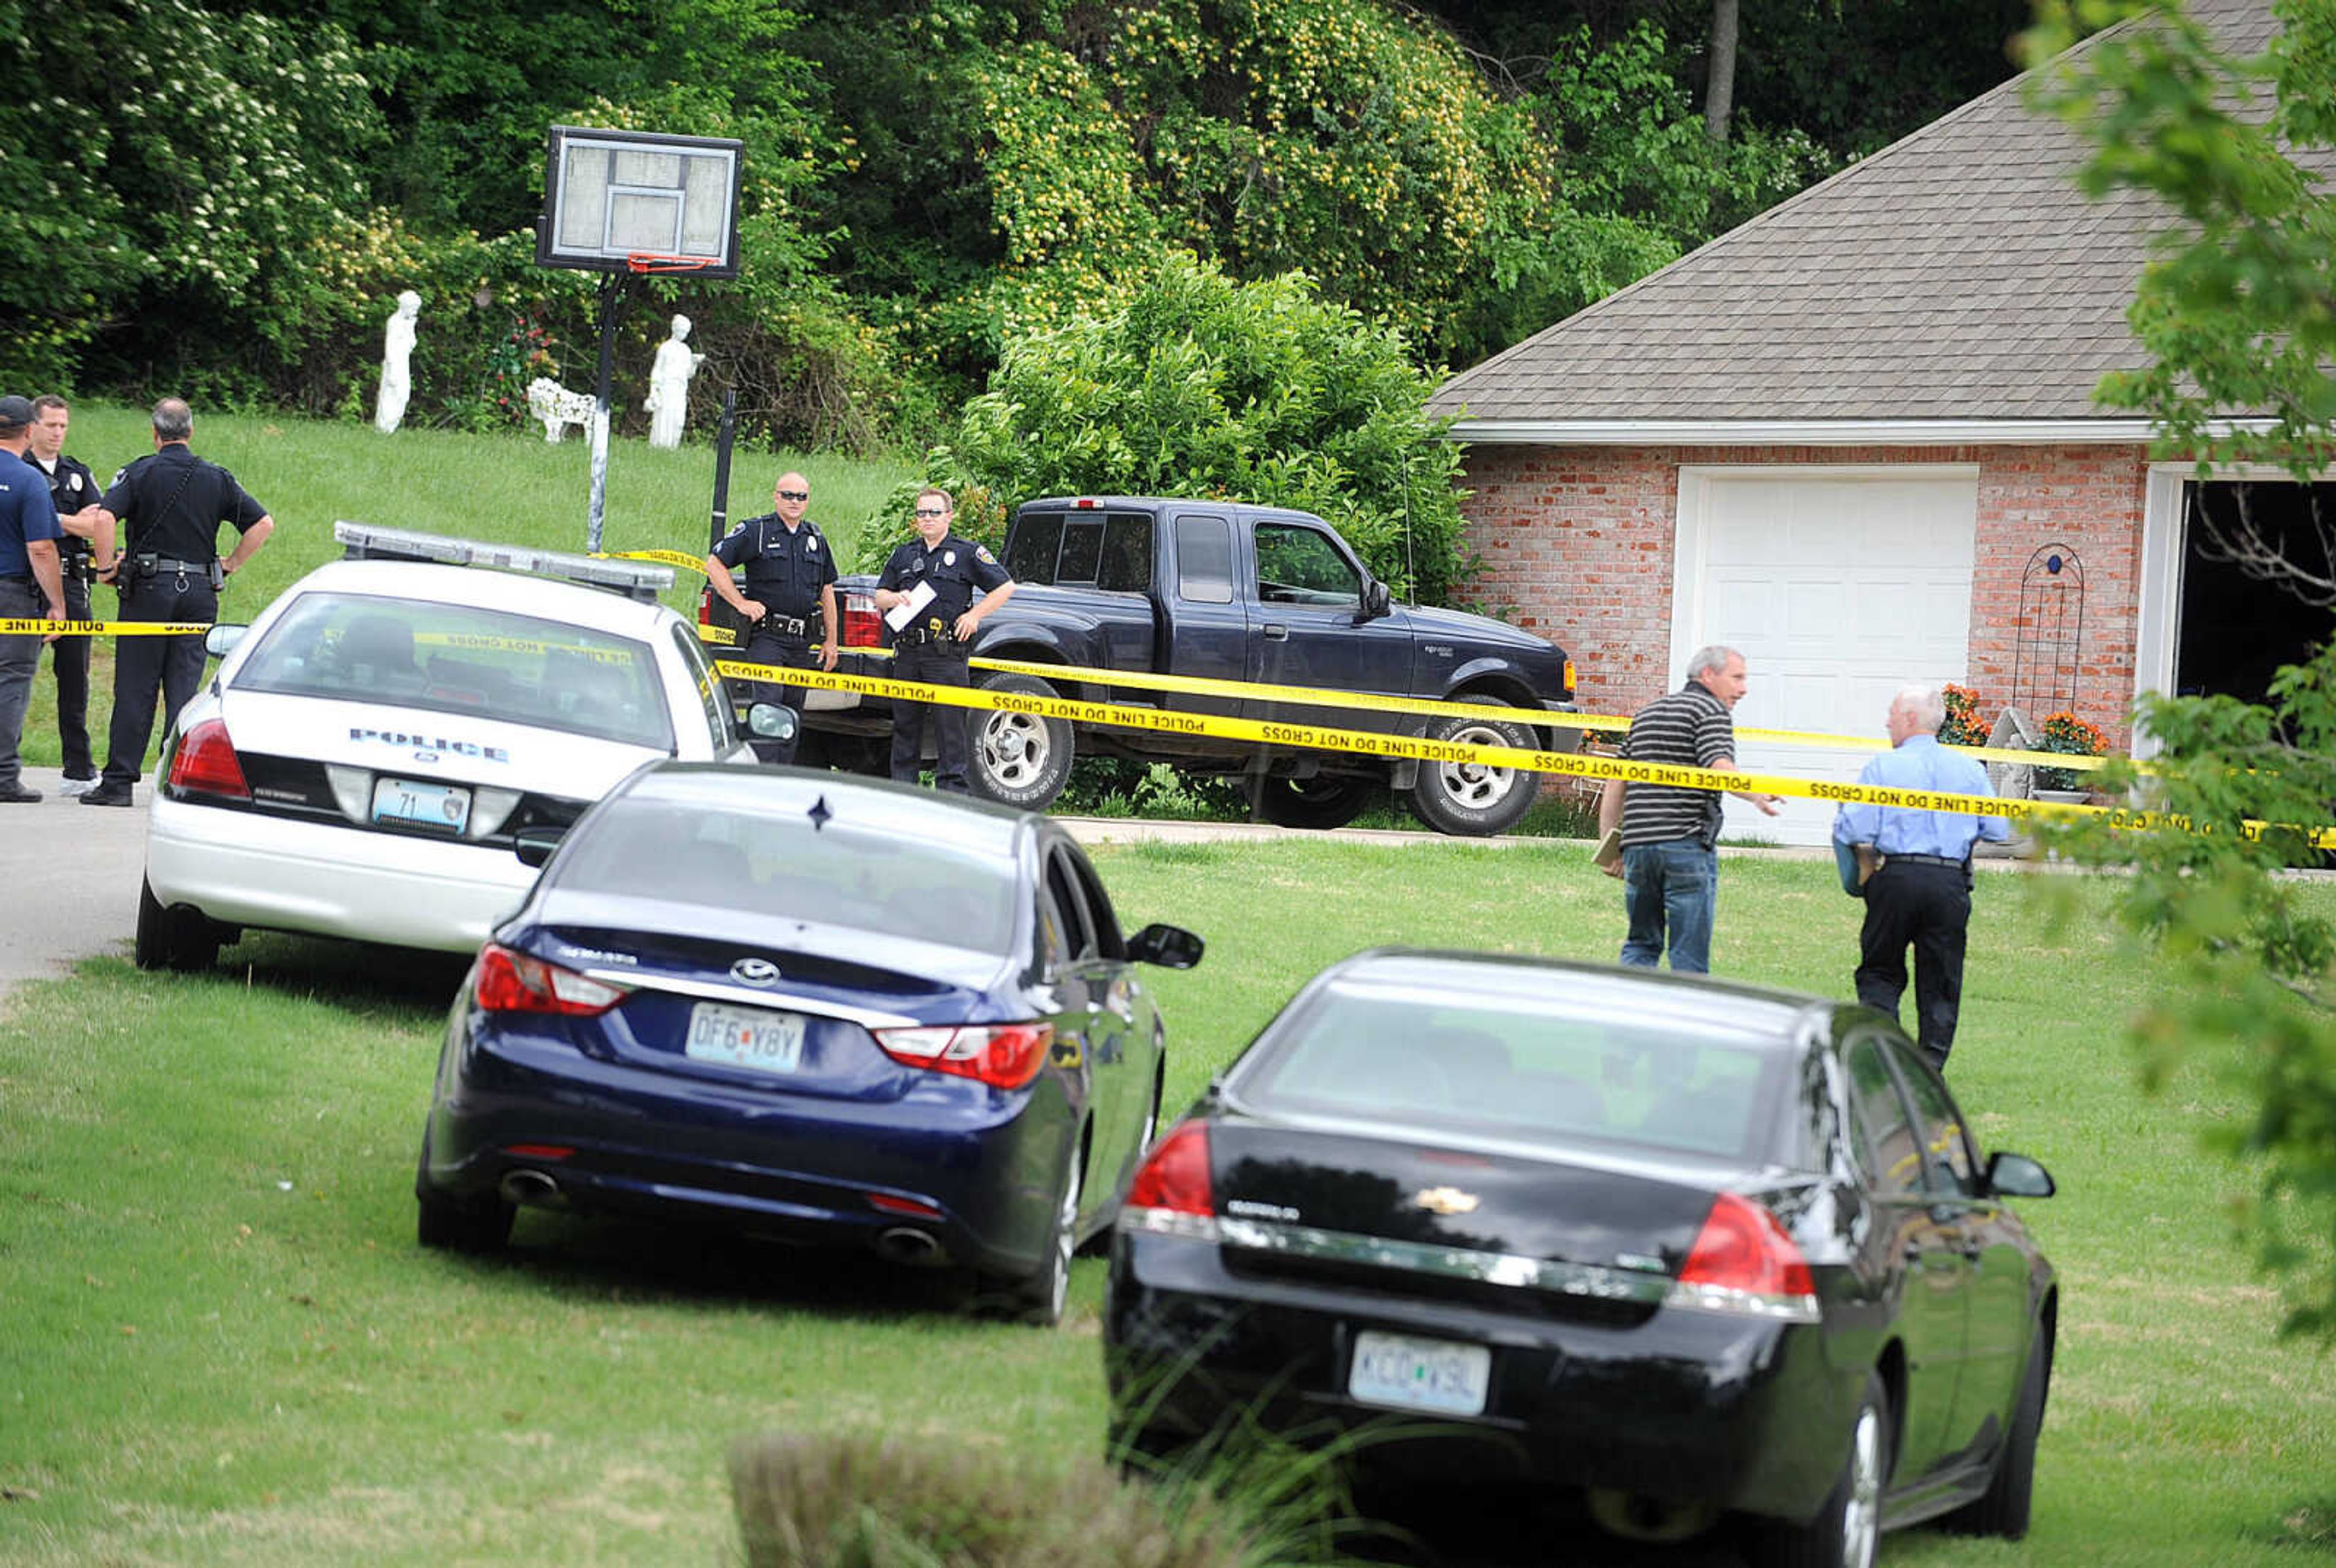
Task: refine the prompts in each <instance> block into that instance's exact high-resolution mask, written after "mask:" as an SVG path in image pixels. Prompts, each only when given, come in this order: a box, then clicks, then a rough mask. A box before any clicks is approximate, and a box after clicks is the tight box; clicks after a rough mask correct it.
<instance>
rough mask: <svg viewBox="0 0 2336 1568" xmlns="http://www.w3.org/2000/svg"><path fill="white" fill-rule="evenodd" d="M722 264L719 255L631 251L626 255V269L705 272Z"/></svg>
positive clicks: (632, 270) (633, 270)
mask: <svg viewBox="0 0 2336 1568" xmlns="http://www.w3.org/2000/svg"><path fill="white" fill-rule="evenodd" d="M720 265H722V258H720V257H718V256H653V255H645V254H642V253H640V252H638V251H635V252H629V253H628V254H627V255H626V257H625V270H626V271H628V272H633V273H642V272H704V271H706V269H707V268H713V267H719V266H720Z"/></svg>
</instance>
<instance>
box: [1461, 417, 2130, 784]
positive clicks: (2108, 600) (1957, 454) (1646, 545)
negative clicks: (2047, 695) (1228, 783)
mask: <svg viewBox="0 0 2336 1568" xmlns="http://www.w3.org/2000/svg"><path fill="white" fill-rule="evenodd" d="M1880 463H1974V464H1976V465H1977V466H1978V468H1979V531H1978V541H1977V547H1976V551H1975V556H1974V560H1973V570H1972V581H1971V633H1970V653H1971V667H1970V668H1969V669H1968V670H1966V671H1962V672H1960V673H1961V675H1962V676H1963V677H1964V678H1965V680H1966V683H1967V684H1969V685H1971V686H1973V687H1976V688H1977V689H1978V691H1979V693H1980V697H1981V703H1982V705H1983V706H1984V707H1986V708H1989V709H1992V708H1995V707H2000V706H2002V705H2003V704H2004V703H2006V702H2008V701H2010V697H2011V692H2012V681H2013V676H2014V664H2015V660H2017V661H2018V662H2019V664H2020V674H2021V676H2022V677H2023V685H2024V686H2026V687H2030V688H2033V687H2038V686H2039V685H2041V686H2042V687H2044V688H2046V689H2047V690H2049V689H2050V687H2052V685H2053V681H2052V680H2051V679H2050V678H2049V677H2050V675H2051V673H2052V672H2051V670H2050V668H2049V666H2048V667H2047V670H2046V674H2047V677H2048V678H2046V679H2045V680H2044V681H2042V682H2040V683H2039V682H2038V681H2037V680H2036V679H2035V678H2034V676H2035V673H2036V671H2035V667H2034V664H2033V661H2032V660H2030V659H2028V658H2025V657H2020V638H2021V633H2022V629H2023V625H2025V628H2026V630H2027V631H2028V632H2029V634H2030V638H2031V641H2034V640H2050V639H2052V638H2055V637H2056V636H2060V637H2066V636H2068V635H2070V634H2073V633H2074V632H2075V630H2076V628H2075V625H2074V620H2075V617H2074V615H2073V613H2068V601H2067V600H2065V599H2058V598H2057V597H2056V596H2055V595H2053V594H2052V593H2051V592H2049V590H2048V591H2045V592H2040V593H2031V595H2030V597H2029V604H2030V606H2031V612H2030V613H2029V615H2027V616H2026V617H2024V618H2023V616H2022V614H2021V606H2022V598H2021V591H2020V585H2021V579H2022V575H2023V573H2024V572H2025V571H2026V570H2027V569H2028V567H2029V558H2030V557H2031V555H2033V554H2034V552H2035V551H2036V550H2037V549H2038V548H2039V546H2042V545H2046V544H2051V543H2059V544H2065V545H2067V546H2068V547H2070V548H2071V549H2072V550H2074V551H2075V552H2076V554H2077V556H2078V559H2079V560H2081V562H2082V565H2083V571H2084V606H2083V628H2082V635H2081V638H2078V639H2077V643H2076V651H2077V655H2078V657H2077V660H2076V670H2075V677H2076V678H2075V687H2076V691H2077V698H2078V700H2077V711H2078V713H2079V714H2081V715H2083V716H2085V717H2087V718H2088V719H2091V720H2092V721H2093V722H2094V723H2096V724H2098V725H2100V726H2103V727H2104V728H2106V729H2107V730H2108V731H2109V732H2110V734H2111V735H2114V736H2115V737H2116V738H2117V744H2119V745H2124V744H2125V742H2126V740H2127V738H2128V737H2127V731H2126V723H2125V709H2126V706H2127V703H2128V701H2129V700H2130V699H2131V696H2132V693H2133V666H2134V642H2135V636H2136V627H2137V618H2138V614H2139V597H2138V595H2139V584H2138V580H2137V579H2138V574H2139V570H2140V563H2141V522H2142V504H2143V491H2144V485H2145V481H2146V453H2145V452H2144V450H2143V449H2142V448H2140V447H2137V446H2134V447H2127V446H2097V445H2083V446H1963V447H1806V446H1804V447H1719V446H1670V447H1575V446H1494V445H1479V446H1472V447H1470V448H1469V449H1468V453H1467V466H1466V470H1465V476H1464V482H1465V484H1467V485H1468V486H1469V487H1470V488H1471V489H1472V490H1473V491H1474V492H1475V494H1474V495H1472V496H1471V497H1469V498H1468V499H1467V500H1466V501H1464V502H1462V503H1461V511H1462V512H1463V514H1464V515H1465V518H1466V520H1467V543H1468V548H1470V549H1472V550H1475V551H1476V552H1477V553H1478V554H1479V555H1481V556H1482V557H1483V558H1484V575H1483V576H1482V577H1481V578H1480V579H1478V581H1477V583H1476V586H1475V594H1476V597H1477V599H1479V600H1480V601H1481V602H1483V603H1484V604H1486V605H1488V606H1494V607H1510V608H1512V609H1514V617H1515V619H1516V621H1517V623H1518V624H1519V625H1521V626H1523V627H1525V628H1528V629H1530V630H1533V631H1536V632H1539V633H1541V634H1542V635H1543V637H1546V638H1551V639H1552V640H1553V641H1555V642H1557V643H1558V644H1560V645H1561V646H1562V647H1563V648H1565V650H1566V651H1567V652H1568V653H1569V654H1571V655H1572V657H1573V659H1574V663H1575V667H1576V670H1577V673H1578V676H1579V678H1580V682H1581V687H1580V700H1581V702H1582V707H1583V708H1584V710H1585V711H1588V712H1591V713H1611V714H1627V713H1630V712H1632V711H1634V710H1635V709H1637V708H1638V707H1639V706H1640V705H1641V704H1643V703H1645V702H1646V701H1648V700H1649V699H1650V698H1651V697H1654V696H1659V695H1660V693H1661V692H1662V691H1664V690H1665V689H1667V688H1668V687H1672V686H1675V685H1677V684H1678V682H1679V677H1680V673H1681V672H1679V671H1678V670H1674V669H1670V668H1669V660H1670V611H1671V588H1672V553H1673V543H1674V540H1675V537H1676V535H1677V532H1678V526H1679V468H1680V466H1681V465H1683V464H1698V465H1705V464H1721V465H1725V464H1794V465H1811V466H1815V465H1827V464H1840V465H1850V464H1856V465H1864V466H1871V465H1874V464H1880ZM2060 580H2063V581H2065V580H2066V579H2065V577H2064V578H2063V579H2060ZM2056 606H2057V607H2058V608H2059V609H2061V611H2062V612H2063V613H2062V616H2061V617H2060V618H2058V619H2056V618H2054V616H2053V611H2054V609H2055V608H2056ZM2039 610H2040V611H2041V613H2040V615H2039V613H2037V611H2039ZM2048 706H2049V705H2048ZM2037 716H2039V717H2040V716H2042V715H2041V713H2040V712H2038V713H2037Z"/></svg>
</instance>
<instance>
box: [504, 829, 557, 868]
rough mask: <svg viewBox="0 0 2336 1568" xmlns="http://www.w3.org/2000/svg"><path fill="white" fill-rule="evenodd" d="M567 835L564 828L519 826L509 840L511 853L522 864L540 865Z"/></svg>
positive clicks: (548, 858)
mask: <svg viewBox="0 0 2336 1568" xmlns="http://www.w3.org/2000/svg"><path fill="white" fill-rule="evenodd" d="M567 836H568V830H567V829H566V828H521V829H520V830H519V832H518V833H517V834H515V835H514V836H513V838H512V841H511V853H513V854H515V855H517V856H519V863H520V864H521V865H523V866H538V867H540V866H541V865H542V864H543V862H546V861H548V860H550V858H551V852H553V851H554V850H556V849H558V848H559V847H560V840H561V839H563V838H566V837H567Z"/></svg>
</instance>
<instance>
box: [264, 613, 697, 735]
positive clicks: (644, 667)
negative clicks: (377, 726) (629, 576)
mask: <svg viewBox="0 0 2336 1568" xmlns="http://www.w3.org/2000/svg"><path fill="white" fill-rule="evenodd" d="M235 685H236V688H237V689H238V690H243V691H264V692H275V693H280V694H284V695H287V696H317V697H331V698H336V699H339V700H344V701H356V702H394V703H395V704H396V705H397V706H399V707H401V708H407V709H417V708H418V709H423V710H427V711H433V712H438V713H455V714H477V715H482V716H487V717H491V718H496V719H501V720H503V721H505V722H506V723H510V724H523V725H530V726H535V727H537V728H540V729H549V730H559V731H562V732H565V733H567V734H570V735H589V736H591V737H592V738H594V739H598V740H611V741H619V742H622V743H624V744H626V745H643V746H654V747H655V748H657V750H659V751H670V750H671V749H672V748H673V722H672V719H671V718H670V716H668V715H667V712H666V705H665V698H664V695H663V688H662V687H661V686H660V684H659V682H658V680H657V663H656V660H655V659H654V658H653V657H651V655H650V653H649V649H648V646H647V644H646V643H642V642H637V641H635V640H633V639H632V638H622V637H617V636H613V635H611V634H609V633H606V632H599V631H593V630H591V629H589V628H585V627H579V626H570V625H568V624H566V623H563V622H560V621H548V620H538V619H535V618H532V617H529V616H521V615H509V614H505V613H503V612H501V611H499V610H492V609H473V608H471V607H468V606H463V605H453V604H436V603H431V602H426V601H423V600H417V599H384V598H377V597H375V596H372V595H367V594H350V593H322V592H309V593H304V594H302V595H301V596H300V597H299V598H298V599H295V600H294V601H293V602H292V604H291V605H290V606H288V607H287V609H286V610H285V612H284V613H283V614H282V615H281V616H279V617H278V618H277V620H276V623H275V624H274V625H273V626H271V627H269V628H268V632H267V635H266V636H265V637H264V638H261V640H260V642H259V644H258V647H257V648H254V649H253V650H252V652H251V655H250V657H248V659H247V660H246V661H245V663H244V665H243V667H242V668H241V670H240V671H238V674H237V676H236V681H235Z"/></svg>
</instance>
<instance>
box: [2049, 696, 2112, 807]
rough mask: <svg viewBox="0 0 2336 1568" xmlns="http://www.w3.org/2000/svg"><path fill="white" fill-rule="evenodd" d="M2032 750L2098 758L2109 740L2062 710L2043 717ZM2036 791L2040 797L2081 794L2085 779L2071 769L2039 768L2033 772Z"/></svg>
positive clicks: (2076, 717)
mask: <svg viewBox="0 0 2336 1568" xmlns="http://www.w3.org/2000/svg"><path fill="white" fill-rule="evenodd" d="M2031 749H2033V750H2036V751H2049V752H2058V753H2059V754H2060V755H2063V756H2101V755H2106V754H2107V751H2108V749H2109V737H2108V735H2107V733H2106V732H2105V731H2103V730H2102V728H2101V726H2098V725H2097V724H2088V723H2087V722H2086V721H2085V720H2083V719H2080V718H2078V716H2076V715H2075V714H2072V713H2070V712H2068V710H2067V709H2065V708H2063V709H2062V710H2061V711H2060V712H2059V713H2056V714H2047V715H2046V716H2045V718H2044V724H2043V728H2042V732H2041V733H2040V734H2039V735H2038V736H2037V740H2036V744H2035V745H2034V746H2033V747H2032V748H2031ZM2036 789H2037V793H2038V794H2043V793H2044V792H2045V791H2048V790H2051V791H2059V792H2062V793H2068V792H2074V793H2076V794H2083V793H2084V790H2085V778H2084V775H2083V774H2080V773H2078V771H2077V770H2076V769H2074V768H2065V767H2039V768H2038V769H2037V770H2036Z"/></svg>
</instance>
